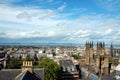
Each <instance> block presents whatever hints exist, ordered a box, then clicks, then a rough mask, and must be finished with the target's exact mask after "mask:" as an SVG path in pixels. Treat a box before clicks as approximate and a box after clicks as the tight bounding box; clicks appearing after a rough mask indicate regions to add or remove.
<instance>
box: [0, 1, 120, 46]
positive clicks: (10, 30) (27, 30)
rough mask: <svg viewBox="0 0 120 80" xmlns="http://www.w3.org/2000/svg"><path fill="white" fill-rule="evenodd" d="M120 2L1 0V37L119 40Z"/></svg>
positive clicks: (109, 41) (54, 40)
mask: <svg viewBox="0 0 120 80" xmlns="http://www.w3.org/2000/svg"><path fill="white" fill-rule="evenodd" d="M119 4H120V0H0V39H1V40H2V39H3V38H7V39H8V40H9V39H12V40H13V41H14V40H19V39H26V38H28V39H34V40H35V39H37V41H41V42H58V43H63V42H71V43H84V42H86V41H94V42H97V41H104V42H106V43H111V42H112V43H115V44H120V5H119ZM1 40H0V41H1ZM34 40H33V42H34Z"/></svg>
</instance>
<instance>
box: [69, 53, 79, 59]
mask: <svg viewBox="0 0 120 80" xmlns="http://www.w3.org/2000/svg"><path fill="white" fill-rule="evenodd" d="M71 56H72V57H74V59H76V60H78V59H79V56H78V55H76V54H72V55H71Z"/></svg>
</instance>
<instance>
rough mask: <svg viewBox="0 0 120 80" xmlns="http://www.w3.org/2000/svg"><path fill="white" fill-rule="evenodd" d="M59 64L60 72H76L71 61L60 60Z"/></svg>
mask: <svg viewBox="0 0 120 80" xmlns="http://www.w3.org/2000/svg"><path fill="white" fill-rule="evenodd" d="M59 63H60V66H61V67H62V71H64V72H65V71H68V72H72V71H76V68H75V66H74V64H73V62H72V61H71V60H60V61H59Z"/></svg>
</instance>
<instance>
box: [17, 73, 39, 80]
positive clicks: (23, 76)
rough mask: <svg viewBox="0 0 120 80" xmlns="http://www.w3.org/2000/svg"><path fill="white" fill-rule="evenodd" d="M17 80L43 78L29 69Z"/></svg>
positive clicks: (37, 79)
mask: <svg viewBox="0 0 120 80" xmlns="http://www.w3.org/2000/svg"><path fill="white" fill-rule="evenodd" d="M15 80H41V79H40V78H39V77H37V76H36V75H35V74H34V73H33V74H32V73H31V72H29V71H25V72H24V73H23V74H22V75H21V76H19V77H18V78H17V79H15Z"/></svg>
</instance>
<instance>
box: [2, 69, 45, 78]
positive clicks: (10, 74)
mask: <svg viewBox="0 0 120 80" xmlns="http://www.w3.org/2000/svg"><path fill="white" fill-rule="evenodd" d="M20 73H21V69H3V70H1V71H0V80H14V79H15V77H16V76H18V75H19V74H20ZM26 74H27V75H26ZM31 74H32V73H31ZM31 74H30V73H29V72H26V73H24V74H22V76H23V79H21V78H19V80H34V79H33V78H31V77H35V76H36V77H38V78H39V79H36V78H35V80H44V69H43V68H42V69H34V74H33V75H32V76H30V75H31ZM26 77H30V78H31V79H26ZM24 78H25V79H24Z"/></svg>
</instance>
